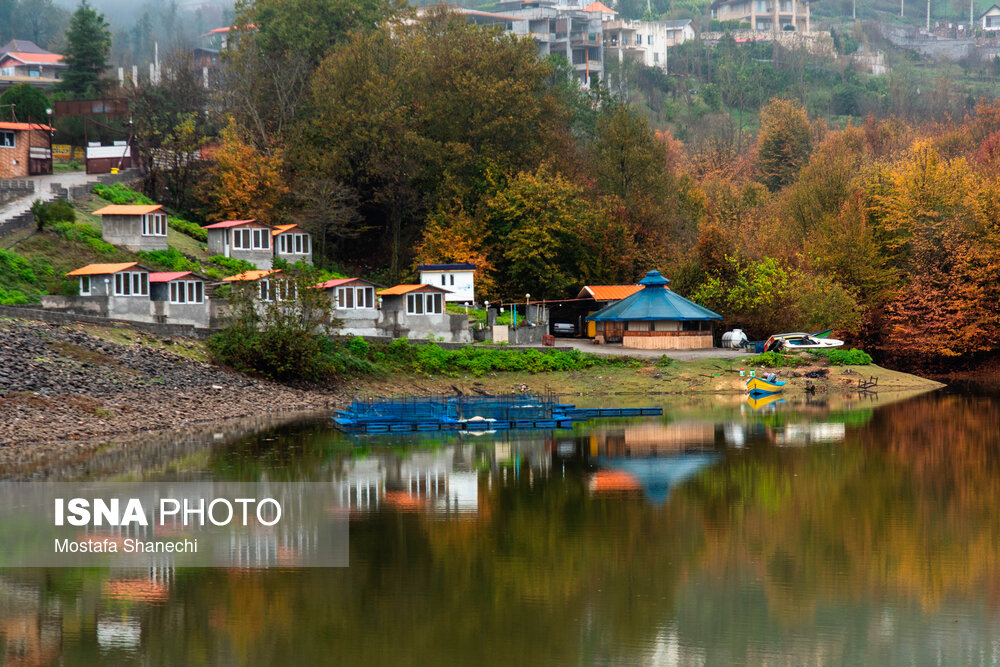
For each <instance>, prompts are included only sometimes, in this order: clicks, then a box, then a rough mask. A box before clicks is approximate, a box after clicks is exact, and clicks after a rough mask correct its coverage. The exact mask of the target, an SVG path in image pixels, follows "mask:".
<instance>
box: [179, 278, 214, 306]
mask: <svg viewBox="0 0 1000 667" xmlns="http://www.w3.org/2000/svg"><path fill="white" fill-rule="evenodd" d="M204 302H205V287H204V283H202V282H201V281H200V280H174V281H172V282H171V283H170V303H204Z"/></svg>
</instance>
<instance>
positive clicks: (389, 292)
mask: <svg viewBox="0 0 1000 667" xmlns="http://www.w3.org/2000/svg"><path fill="white" fill-rule="evenodd" d="M426 289H430V290H432V291H434V292H447V291H448V290H446V289H441V288H440V287H435V286H434V285H396V286H394V287H390V288H388V289H384V290H381V291H380V292H378V295H379V296H399V295H400V294H409V293H410V292H417V291H419V290H426Z"/></svg>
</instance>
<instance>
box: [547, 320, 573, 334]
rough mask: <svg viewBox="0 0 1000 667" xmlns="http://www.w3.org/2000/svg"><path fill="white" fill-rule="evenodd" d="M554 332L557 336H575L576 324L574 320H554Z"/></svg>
mask: <svg viewBox="0 0 1000 667" xmlns="http://www.w3.org/2000/svg"><path fill="white" fill-rule="evenodd" d="M552 334H553V335H555V336H575V335H576V325H575V324H573V323H572V322H553V323H552Z"/></svg>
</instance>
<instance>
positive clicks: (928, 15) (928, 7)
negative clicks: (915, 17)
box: [927, 0, 931, 32]
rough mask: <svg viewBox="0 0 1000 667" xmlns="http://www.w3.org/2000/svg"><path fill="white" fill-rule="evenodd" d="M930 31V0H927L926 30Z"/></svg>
mask: <svg viewBox="0 0 1000 667" xmlns="http://www.w3.org/2000/svg"><path fill="white" fill-rule="evenodd" d="M930 31H931V0H927V32H930Z"/></svg>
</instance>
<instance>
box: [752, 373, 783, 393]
mask: <svg viewBox="0 0 1000 667" xmlns="http://www.w3.org/2000/svg"><path fill="white" fill-rule="evenodd" d="M784 386H785V381H784V380H774V379H771V380H768V379H765V378H758V377H752V378H750V379H749V380H747V391H748V392H750V395H751V396H766V395H768V394H777V393H780V392H781V391H782V389H783V388H784Z"/></svg>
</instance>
